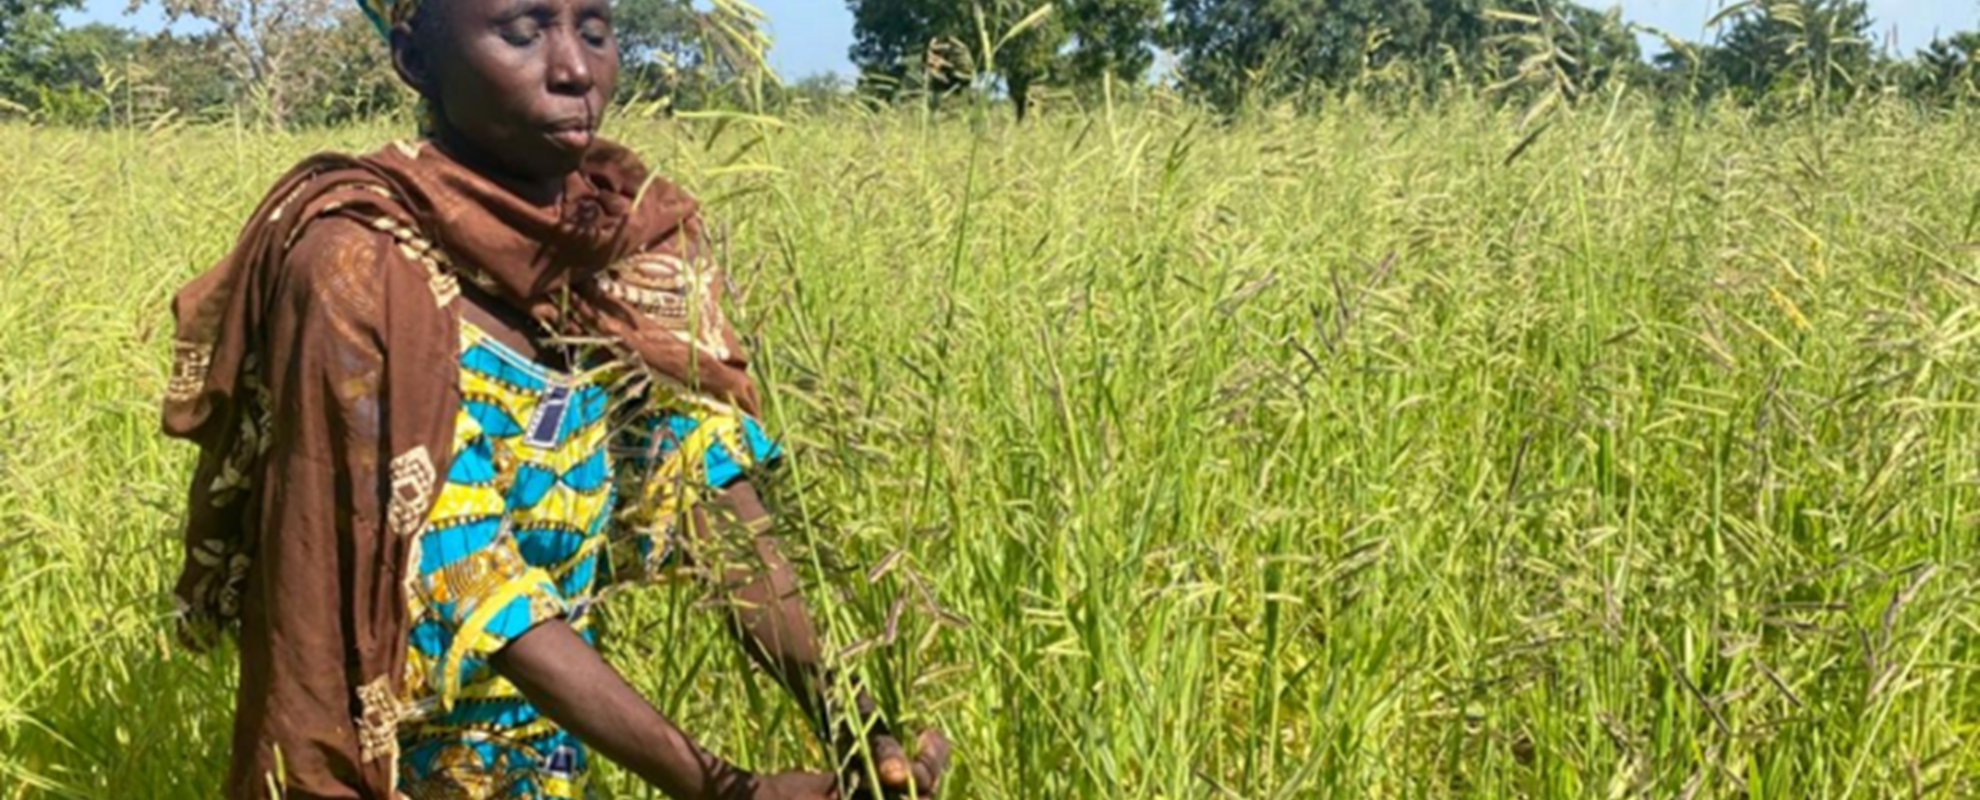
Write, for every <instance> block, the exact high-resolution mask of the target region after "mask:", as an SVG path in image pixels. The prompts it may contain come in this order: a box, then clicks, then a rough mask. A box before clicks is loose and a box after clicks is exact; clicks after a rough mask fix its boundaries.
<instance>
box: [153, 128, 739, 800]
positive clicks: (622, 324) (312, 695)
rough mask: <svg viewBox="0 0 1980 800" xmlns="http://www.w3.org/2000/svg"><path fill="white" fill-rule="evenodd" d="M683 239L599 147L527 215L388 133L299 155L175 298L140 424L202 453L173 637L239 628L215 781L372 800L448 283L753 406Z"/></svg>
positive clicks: (656, 186) (250, 790)
mask: <svg viewBox="0 0 1980 800" xmlns="http://www.w3.org/2000/svg"><path fill="white" fill-rule="evenodd" d="M705 251H706V247H705V245H704V243H703V240H702V231H701V228H700V225H699V223H698V220H697V217H696V216H695V204H694V201H693V200H692V199H691V198H689V197H688V196H687V195H686V194H685V193H683V192H681V191H680V190H679V189H677V188H675V187H673V186H671V185H669V184H666V183H664V182H661V181H657V180H652V179H650V178H649V176H648V174H647V171H646V168H645V167H644V166H643V165H642V164H640V162H639V161H638V159H637V158H636V157H635V156H633V155H632V154H631V153H630V152H629V151H627V150H625V149H624V148H621V147H619V146H617V145H614V144H611V143H606V142H600V143H598V145H597V146H595V147H594V148H593V150H592V152H591V154H590V155H589V156H588V157H587V159H586V160H585V162H584V164H583V166H582V168H580V169H579V170H578V171H577V172H576V173H574V174H572V175H571V176H570V177H569V178H568V179H567V183H566V186H565V191H564V193H563V197H562V199H561V200H560V201H559V202H558V204H557V205H556V206H555V207H553V208H543V207H538V206H535V205H532V204H530V203H528V202H526V201H524V200H522V199H521V198H518V197H517V196H515V195H514V194H513V193H511V192H509V191H507V190H505V189H503V188H502V187H500V186H499V185H497V184H495V183H494V182H492V181H490V180H488V179H486V178H484V177H482V176H481V175H479V174H477V173H475V172H473V171H472V170H470V169H468V168H467V167H465V166H463V165H461V164H460V163H459V162H457V161H455V160H454V159H452V158H450V157H448V156H447V155H446V154H445V153H444V152H442V151H441V150H440V149H439V148H438V147H435V146H433V145H431V144H428V143H419V144H402V145H394V146H391V147H388V148H385V149H384V150H381V151H379V152H377V153H373V154H371V155H367V156H361V157H351V156H342V155H322V156H317V157H313V158H310V159H308V160H306V161H304V162H303V163H302V164H301V165H299V166H297V167H296V168H295V169H294V170H293V171H291V172H290V173H289V174H288V175H287V176H286V177H284V178H283V179H282V180H281V181H280V182H279V183H278V184H277V185H276V186H275V188H274V190H273V191H271V192H270V193H269V195H268V197H267V199H265V200H263V201H262V203H261V206H260V207H259V208H258V209H257V210H256V211H255V213H254V216H253V217H252V218H251V219H250V221H249V222H248V224H247V226H246V228H245V229H244V230H243V231H242V233H241V237H240V240H239V242H238V243H237V244H236V245H235V247H234V250H233V251H232V252H231V253H229V254H228V255H227V256H226V258H224V259H222V260H221V261H220V262H219V263H218V264H217V265H215V266H214V267H213V268H212V269H211V270H209V271H207V272H206V273H205V274H203V275H201V276H200V277H199V278H197V279H195V280H194V281H192V282H191V283H190V284H188V285H187V286H186V287H185V288H184V289H182V290H181V291H180V292H179V294H178V296H177V298H176V299H175V301H174V303H173V313H174V316H175V318H176V322H177V333H176V335H175V337H174V348H175V361H174V366H173V372H172V376H171V381H170V383H169V385H168V387H167V391H166V398H165V405H164V424H165V431H166V433H167V434H168V435H171V436H175V437H180V438H185V439H189V440H191V441H193V442H194V443H196V444H198V445H199V448H200V458H199V465H198V468H197V469H196V471H195V473H194V476H193V482H192V487H191V497H190V503H189V506H188V511H187V519H186V532H185V547H186V558H185V563H184V567H183V570H182V572H181V574H180V577H179V581H178V586H177V590H176V593H177V596H178V599H179V601H180V603H181V612H182V613H181V635H182V638H185V639H186V640H187V642H188V644H191V645H194V646H196V647H204V646H207V645H210V644H211V643H212V642H213V641H214V640H215V638H216V636H217V635H218V634H220V633H222V632H224V631H226V630H228V629H233V628H237V629H238V632H239V639H240V647H241V653H240V659H241V686H240V695H239V697H238V698H237V706H236V711H235V726H234V758H233V769H232V771H231V773H230V776H229V779H228V791H227V795H228V796H229V797H231V798H236V799H237V800H250V799H252V800H260V798H264V797H272V796H277V795H279V796H285V797H288V798H298V799H299V798H319V797H320V798H372V799H373V800H389V798H392V797H393V796H394V794H393V786H394V783H395V775H394V773H395V772H396V769H397V767H396V756H397V734H396V725H397V721H398V717H399V714H400V711H401V708H400V701H401V700H402V699H403V698H404V697H406V696H407V694H406V690H407V687H405V686H403V685H402V683H403V674H404V667H405V657H406V633H407V627H408V624H409V619H408V615H407V594H406V592H407V588H406V586H407V583H406V582H407V580H408V578H409V576H410V572H411V570H412V568H413V567H414V566H416V564H417V561H416V556H415V555H414V554H413V553H412V552H411V551H412V547H413V543H414V542H415V541H416V540H417V537H418V535H419V533H420V532H421V530H422V529H423V528H424V525H425V521H426V519H427V516H428V514H429V513H430V511H431V505H432V503H433V500H434V497H435V495H436V494H437V493H438V491H437V490H438V488H439V485H440V483H441V481H442V478H443V476H445V475H446V474H447V468H448V465H447V461H448V459H449V458H450V457H451V455H452V454H451V453H450V452H449V447H450V443H451V442H452V439H453V422H454V415H455V412H456V410H457V408H458V405H459V387H458V386H457V383H456V376H457V367H456V362H457V358H458V347H459V340H458V338H457V335H458V329H457V325H458V313H459V308H458V304H459V302H460V301H459V295H460V289H461V287H460V284H459V281H460V280H468V281H471V282H472V283H473V284H474V285H475V286H477V287H480V288H481V289H482V290H484V291H485V292H486V293H487V294H489V295H490V296H492V297H494V298H495V299H497V300H499V301H502V302H506V303H509V304H511V305H513V306H514V307H516V308H518V309H522V310H525V311H527V312H528V313H529V314H530V315H531V316H532V317H534V318H535V319H537V320H538V321H540V322H542V323H544V324H545V325H547V326H549V328H550V329H551V330H553V331H556V332H560V333H562V334H565V335H569V336H573V337H587V338H590V339H595V340H599V341H602V342H605V343H607V344H608V346H609V349H610V350H611V351H612V352H614V353H615V354H616V355H617V356H618V357H619V358H620V359H622V360H624V361H626V362H628V363H631V364H634V365H640V366H644V367H645V369H646V373H647V374H648V375H649V376H650V377H652V378H653V379H654V380H656V381H659V382H662V383H665V384H669V385H670V388H673V389H674V390H676V391H682V392H687V393H689V394H692V395H696V396H699V397H702V398H706V399H709V400H711V401H714V402H723V403H728V404H732V405H734V406H736V407H739V408H740V409H742V410H743V411H745V412H748V413H754V412H755V409H756V393H755V388H754V386H753V385H752V384H751V382H750V379H749V377H748V374H747V372H746V363H747V362H746V358H745V356H744V354H743V349H742V347H741V345H740V343H739V342H738V341H737V340H736V336H735V333H734V331H732V330H731V329H730V328H729V326H728V324H727V323H726V321H725V320H724V318H723V316H722V314H721V310H720V300H721V290H722V281H721V279H720V275H719V273H718V272H717V271H716V270H715V269H714V268H713V267H712V266H710V265H709V264H708V263H707V258H706V255H707V254H706V252H705ZM278 784H279V788H278Z"/></svg>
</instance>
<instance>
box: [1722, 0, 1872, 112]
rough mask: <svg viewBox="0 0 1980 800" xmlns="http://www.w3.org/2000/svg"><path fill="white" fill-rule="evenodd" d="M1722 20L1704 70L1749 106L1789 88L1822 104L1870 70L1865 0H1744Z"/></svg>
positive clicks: (1869, 20) (1869, 24) (1850, 87)
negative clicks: (1722, 26) (1722, 30)
mask: <svg viewBox="0 0 1980 800" xmlns="http://www.w3.org/2000/svg"><path fill="white" fill-rule="evenodd" d="M1727 14H1729V16H1727V15H1726V14H1722V15H1721V16H1722V18H1723V19H1724V20H1725V21H1726V26H1727V27H1726V28H1725V33H1724V35H1723V36H1722V37H1721V41H1720V43H1719V46H1718V47H1717V48H1715V49H1714V50H1712V51H1711V58H1710V59H1709V60H1707V61H1706V62H1705V63H1704V67H1705V68H1706V69H1707V70H1709V71H1711V72H1713V73H1715V76H1714V77H1715V81H1716V82H1718V83H1722V84H1723V85H1725V86H1727V87H1728V88H1730V89H1732V90H1733V91H1735V92H1739V93H1740V94H1741V95H1742V96H1743V97H1745V98H1746V99H1748V100H1758V99H1762V98H1765V97H1767V96H1768V95H1770V94H1775V93H1782V92H1788V91H1792V90H1800V91H1802V92H1804V93H1805V94H1806V95H1808V97H1807V99H1823V98H1827V97H1830V96H1831V95H1832V94H1833V93H1834V92H1837V91H1846V90H1850V89H1853V88H1854V87H1855V86H1857V85H1858V84H1859V82H1861V81H1862V80H1863V79H1864V78H1866V77H1867V76H1868V75H1869V74H1870V72H1871V68H1872V66H1873V64H1872V61H1871V50H1870V28H1871V25H1872V24H1873V23H1872V20H1871V18H1870V10H1869V7H1868V4H1867V3H1865V2H1863V0H1776V1H1775V2H1760V1H1759V0H1748V2H1745V3H1742V4H1739V5H1736V6H1733V8H1732V9H1731V10H1730V11H1729V12H1727Z"/></svg>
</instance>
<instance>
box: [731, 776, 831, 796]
mask: <svg viewBox="0 0 1980 800" xmlns="http://www.w3.org/2000/svg"><path fill="white" fill-rule="evenodd" d="M839 797H840V795H839V780H838V779H837V778H834V777H832V776H831V775H827V774H825V773H823V772H780V773H777V774H775V775H765V776H762V777H759V778H757V779H756V780H755V781H754V785H753V786H751V787H750V792H749V796H748V798H747V800H839Z"/></svg>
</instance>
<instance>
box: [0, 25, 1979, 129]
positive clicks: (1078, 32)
mask: <svg viewBox="0 0 1980 800" xmlns="http://www.w3.org/2000/svg"><path fill="white" fill-rule="evenodd" d="M142 1H143V0H135V2H142ZM158 1H159V2H160V3H161V5H162V7H163V9H164V11H165V14H166V16H167V18H168V19H169V20H171V21H173V22H174V23H178V22H182V21H190V22H191V23H193V24H188V25H174V26H172V27H173V28H176V29H177V32H174V31H173V30H171V29H168V30H167V31H162V32H158V33H152V34H141V33H138V32H136V31H133V30H131V29H128V28H123V27H117V26H112V25H106V24H101V23H92V24H86V25H80V26H64V25H62V24H61V23H60V14H61V13H62V12H64V11H74V10H76V9H77V8H79V6H80V5H81V2H82V0H0V116H5V115H17V116H27V117H30V118H33V119H36V120H40V121H43V122H49V123H66V124H102V123H112V122H129V121H135V120H138V119H144V120H155V119H158V118H161V117H181V118H195V119H198V118H248V119H252V120H254V121H257V122H264V123H269V124H274V125H279V126H294V125H325V124H337V123H340V122H345V121H349V120H353V119H357V118H363V117H368V116H372V115H376V114H379V113H387V112H393V111H398V110H402V109H404V108H406V107H407V106H408V105H409V103H410V102H411V98H409V97H408V96H407V93H406V91H405V90H404V89H402V88H400V87H399V86H398V84H397V81H396V80H395V79H394V78H393V76H392V74H391V69H390V65H389V63H388V60H387V58H386V53H385V51H384V48H383V47H382V46H381V45H380V44H379V42H378V40H377V38H376V35H375V34H374V33H373V32H372V31H371V30H370V28H369V23H368V22H367V21H366V20H365V19H364V18H363V17H362V16H361V15H360V14H359V13H358V12H357V11H356V10H355V7H354V4H352V3H349V2H347V0H158ZM847 5H848V6H849V7H850V9H851V10H852V12H853V18H854V36H855V44H854V46H853V48H852V52H851V54H850V55H851V57H852V59H853V61H854V63H855V64H856V65H857V66H858V67H859V70H860V78H859V79H858V80H857V81H856V82H847V81H841V80H839V79H837V78H835V77H833V76H812V77H807V78H805V79H803V80H800V81H797V82H795V83H790V84H783V83H779V82H778V81H776V80H775V79H774V78H773V77H772V76H770V75H769V70H768V68H767V66H766V64H765V61H764V57H763V56H764V53H765V51H766V48H767V47H768V40H767V38H766V37H765V35H764V34H763V30H764V19H763V17H762V15H761V13H760V12H758V11H757V10H756V9H755V8H754V7H753V6H751V5H750V4H748V3H747V2H744V1H743V0H715V1H714V2H701V3H696V2H694V1H693V0H617V2H616V3H615V6H614V8H615V12H614V14H615V20H614V24H615V26H616V27H617V29H618V31H619V36H620V39H621V44H622V49H623V50H624V53H625V57H626V62H627V67H628V69H627V71H626V78H625V79H624V80H623V81H622V83H623V86H622V98H621V99H622V100H625V101H627V102H631V103H642V104H644V106H645V107H646V108H648V109H650V110H654V111H667V110H672V109H675V108H696V107H715V106H735V105H744V106H754V107H764V106H769V107H781V106H786V105H788V104H792V103H799V102H802V103H812V104H829V103H842V102H860V103H866V104H888V103H904V102H919V103H929V104H937V105H939V104H941V103H943V102H952V101H953V100H954V99H956V98H959V97H964V98H977V99H980V100H987V101H991V102H996V103H1006V104H1008V105H1009V106H1010V108H1011V109H1012V111H1013V112H1014V113H1015V114H1016V115H1017V116H1019V117H1020V118H1021V117H1023V116H1025V115H1026V113H1027V112H1028V111H1030V110H1031V109H1032V108H1033V107H1034V106H1035V104H1036V103H1037V102H1039V101H1040V100H1045V101H1051V100H1054V99H1058V98H1067V97H1070V98H1073V99H1075V100H1077V101H1082V102H1083V101H1086V100H1093V99H1100V98H1102V97H1109V98H1113V97H1119V98H1127V97H1130V96H1132V95H1134V94H1136V93H1139V92H1144V91H1147V90H1148V89H1149V88H1150V87H1153V86H1163V87H1166V88H1167V89H1168V90H1171V91H1174V92H1176V93H1179V94H1182V95H1184V96H1187V97H1190V98H1192V99H1195V100H1197V101H1200V102H1202V103H1205V104H1207V105H1209V106H1211V107H1214V108H1217V109H1219V110H1222V111H1226V112H1237V111H1241V110H1243V109H1245V108H1247V107H1257V106H1279V105H1284V104H1292V105H1294V106H1308V107H1313V106H1318V105H1322V104H1324V103H1326V102H1328V101H1329V100H1330V99H1334V98H1339V97H1343V96H1349V95H1352V96H1355V97H1358V98H1362V99H1365V100H1372V101H1375V102H1396V103H1409V104H1415V103H1424V102H1436V101H1437V100H1439V99H1440V98H1444V97H1449V96H1452V95H1454V94H1461V95H1464V96H1478V95H1480V94H1485V95H1490V96H1503V97H1506V98H1509V100H1510V101H1512V102H1520V103H1525V104H1532V105H1534V106H1535V107H1543V106H1544V107H1552V106H1553V105H1555V104H1557V103H1571V102H1573V101H1574V100H1575V99H1576V98H1578V97H1581V96H1583V95H1586V94H1589V93H1592V92H1597V91H1602V90H1604V89H1609V88H1613V87H1618V86H1627V87H1631V88H1632V89H1633V90H1635V91H1637V92H1639V93H1642V94H1645V95H1649V96H1652V97H1655V98H1657V99H1659V100H1662V101H1666V102H1671V103H1689V104H1709V103H1715V102H1731V103H1740V104H1748V105H1762V106H1766V107H1768V108H1770V109H1779V110H1785V111H1793V110H1798V109H1805V108H1810V107H1814V106H1819V105H1833V104H1845V103H1849V102H1854V101H1858V100H1862V99H1865V98H1868V97H1892V96H1895V97H1898V98H1902V99H1904V100H1908V101H1913V102H1916V103H1918V104H1919V105H1921V106H1944V105H1953V104H1957V103H1962V102H1968V101H1972V100H1977V99H1980V30H1976V31H1972V32H1965V33H1957V34H1950V35H1946V36H1943V37H1941V38H1939V39H1937V40H1935V41H1933V42H1931V43H1930V44H1929V45H1928V46H1927V47H1925V48H1923V49H1921V50H1918V51H1916V52H1912V53H1895V52H1891V51H1890V50H1889V48H1886V47H1883V46H1880V45H1879V43H1878V42H1877V41H1876V36H1875V33H1874V32H1875V30H1876V25H1877V21H1876V20H1875V19H1874V18H1873V17H1872V16H1871V15H1870V13H1869V9H1868V7H1867V4H1866V3H1864V2H1861V1H1860V0H1778V1H1777V2H1765V1H1764V0H1745V2H1735V3H1730V4H1728V5H1727V7H1726V8H1725V9H1724V10H1723V11H1721V12H1720V13H1719V14H1718V15H1717V16H1716V17H1715V18H1714V20H1712V25H1711V27H1712V28H1713V30H1714V31H1715V32H1716V33H1715V35H1714V40H1713V41H1711V42H1709V43H1697V42H1688V41H1684V40H1682V39H1679V38H1677V37H1674V36H1670V35H1668V34H1667V33H1665V32H1662V31H1657V30H1654V29H1649V28H1644V27H1642V26H1637V25H1634V24H1631V23H1629V22H1627V21H1625V20H1624V19H1623V18H1622V17H1621V14H1620V12H1619V11H1615V10H1611V11H1607V12H1603V11H1596V10H1593V9H1591V8H1589V7H1586V6H1583V5H1580V4H1577V3H1574V2H1569V0H1061V2H1054V3H1041V2H1040V0H977V2H957V1H956V0H847ZM1976 22H1980V20H1976ZM1976 27H1980V25H1976ZM186 31H192V32H186ZM1639 33H1647V34H1651V35H1653V36H1656V37H1660V38H1662V39H1663V40H1664V43H1665V47H1664V48H1662V49H1661V51H1660V52H1658V53H1657V54H1656V55H1655V57H1654V58H1647V59H1646V57H1645V54H1644V52H1643V49H1642V48H1641V47H1640V46H1639V44H1638V34H1639Z"/></svg>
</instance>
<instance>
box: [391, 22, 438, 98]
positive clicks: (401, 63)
mask: <svg viewBox="0 0 1980 800" xmlns="http://www.w3.org/2000/svg"><path fill="white" fill-rule="evenodd" d="M430 66H431V65H430V64H429V63H428V61H427V54H426V50H425V49H424V48H422V47H421V46H420V37H419V36H417V35H415V34H414V33H413V27H412V24H411V23H407V22H401V23H398V24H396V25H393V26H392V69H393V71H395V72H397V73H399V80H401V81H404V82H405V84H406V85H407V86H411V87H412V88H413V91H415V92H418V93H419V95H420V96H421V97H425V98H428V99H432V97H433V92H432V91H431V88H432V86H433V73H432V71H431V69H430Z"/></svg>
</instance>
